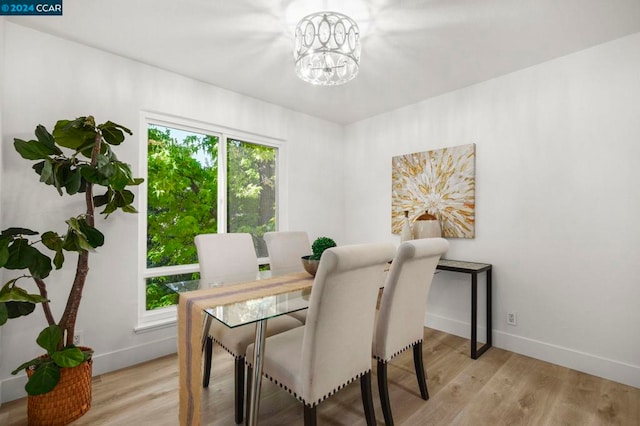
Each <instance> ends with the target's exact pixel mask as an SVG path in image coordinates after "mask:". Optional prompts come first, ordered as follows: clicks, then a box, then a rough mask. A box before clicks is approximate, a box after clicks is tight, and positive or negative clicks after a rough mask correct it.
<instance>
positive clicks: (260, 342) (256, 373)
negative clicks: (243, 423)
mask: <svg viewBox="0 0 640 426" xmlns="http://www.w3.org/2000/svg"><path fill="white" fill-rule="evenodd" d="M266 331H267V320H266V319H265V320H262V321H258V322H257V323H256V339H255V344H254V349H253V377H252V378H251V400H250V406H249V419H248V425H249V426H255V425H257V424H258V410H259V408H260V389H261V385H262V364H263V362H264V358H263V351H264V343H265V340H266V337H267V336H266Z"/></svg>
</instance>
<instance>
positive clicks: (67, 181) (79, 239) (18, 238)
mask: <svg viewBox="0 0 640 426" xmlns="http://www.w3.org/2000/svg"><path fill="white" fill-rule="evenodd" d="M125 133H126V134H129V135H131V134H132V133H131V131H130V130H129V129H127V128H126V127H124V126H121V125H120V124H116V123H114V122H112V121H107V122H105V123H102V124H96V122H95V119H94V118H93V117H92V116H86V117H79V118H76V119H74V120H60V121H58V122H57V123H56V125H55V127H54V129H53V132H51V133H50V132H49V131H48V130H47V129H46V128H45V127H44V126H42V125H38V126H37V127H36V129H35V136H36V139H33V140H29V141H25V140H22V139H17V138H16V139H14V147H15V149H16V151H18V153H19V154H20V156H22V158H24V159H26V160H31V161H36V163H34V164H33V165H32V169H33V170H34V171H35V173H36V174H37V175H38V176H40V182H42V183H44V184H46V185H50V186H52V187H54V188H55V189H56V191H57V192H58V194H59V195H60V196H63V195H64V194H65V193H66V194H67V195H70V196H81V197H83V198H84V207H85V208H84V211H83V212H80V213H79V214H77V215H75V216H72V217H70V218H68V219H66V220H65V221H64V222H65V224H66V229H64V230H63V231H62V232H60V233H58V232H56V231H45V232H43V233H40V232H37V231H34V230H31V229H28V228H22V227H12V228H7V229H5V230H4V231H2V232H1V233H0V267H1V268H4V269H7V270H11V271H18V274H19V275H17V276H15V277H13V278H11V279H9V281H7V282H6V283H5V284H4V285H3V286H2V288H1V289H0V326H1V325H4V324H5V323H6V322H7V321H8V320H10V319H15V318H18V317H21V316H25V315H29V314H30V313H32V312H33V311H34V310H35V307H36V305H38V304H39V305H40V306H41V307H42V309H43V312H44V316H45V319H46V321H47V328H45V329H44V330H43V331H42V332H41V333H40V335H39V336H38V339H37V340H36V342H37V343H38V345H40V346H41V347H42V348H44V349H45V350H46V351H47V354H46V355H45V356H44V357H39V358H36V359H34V360H31V361H28V362H26V363H24V364H22V365H21V366H20V367H18V368H17V369H16V370H15V371H14V372H13V374H17V373H18V372H19V371H21V370H23V369H25V368H31V369H33V370H34V373H33V374H32V375H31V377H30V378H29V381H28V382H27V385H26V386H25V389H26V390H27V393H29V394H30V395H38V394H41V393H46V392H48V391H50V390H51V389H53V388H54V387H55V385H56V384H57V383H58V380H59V377H60V372H59V369H60V368H64V367H73V366H76V365H79V364H80V363H81V362H83V361H84V360H86V359H87V358H88V357H89V356H90V355H91V351H90V350H84V351H83V350H80V349H79V348H76V347H75V345H74V344H73V336H74V333H75V325H76V319H77V315H78V309H79V306H80V300H81V299H82V291H83V289H84V285H85V282H86V279H87V274H88V272H89V253H90V252H94V251H95V249H96V248H98V247H100V246H102V245H103V244H104V242H105V238H104V235H103V234H102V232H100V231H99V230H98V229H97V228H96V227H95V208H96V207H103V210H102V211H101V212H100V213H101V214H104V215H105V217H108V216H109V215H110V214H111V213H114V212H115V211H116V210H118V209H120V210H122V211H124V212H127V213H136V212H137V211H136V209H135V207H134V206H133V200H134V194H133V192H131V191H130V190H128V189H127V187H129V186H134V185H139V184H140V183H142V179H140V178H134V177H133V173H132V171H131V166H130V165H129V164H127V163H124V162H122V161H120V160H119V159H118V157H117V156H116V154H115V153H114V152H113V150H112V148H111V147H112V146H116V145H120V144H121V143H122V142H124V140H125ZM94 187H103V188H104V190H105V192H104V193H103V194H100V195H94ZM73 204H76V202H75V201H74V202H73ZM70 255H72V256H73V257H77V260H76V272H75V276H74V278H73V283H72V285H71V289H70V291H69V294H68V297H67V301H66V306H65V308H64V311H63V312H62V315H61V316H60V318H59V319H57V320H56V319H55V318H54V316H53V312H52V310H51V307H50V305H49V304H50V302H51V301H50V300H49V296H48V288H49V287H48V285H50V284H51V281H53V280H51V279H50V278H49V275H50V273H51V272H52V271H53V269H54V268H55V269H56V270H58V269H60V268H62V266H63V265H64V262H65V260H66V259H67V257H69V256H70ZM29 281H33V283H34V284H35V287H36V288H37V292H36V293H32V292H29V291H28V290H27V286H26V285H25V284H27V283H29Z"/></svg>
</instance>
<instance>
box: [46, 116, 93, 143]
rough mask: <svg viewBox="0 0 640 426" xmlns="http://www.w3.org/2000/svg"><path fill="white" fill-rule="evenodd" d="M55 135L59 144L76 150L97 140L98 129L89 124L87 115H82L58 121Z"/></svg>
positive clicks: (54, 130)
mask: <svg viewBox="0 0 640 426" xmlns="http://www.w3.org/2000/svg"><path fill="white" fill-rule="evenodd" d="M53 137H54V138H55V140H56V142H57V143H58V145H60V146H64V147H65V148H71V149H74V150H75V149H78V148H79V147H80V146H82V145H83V144H87V143H90V142H91V141H93V140H95V137H96V131H95V130H94V129H93V128H92V127H90V126H88V125H87V123H86V120H85V117H80V118H78V119H75V120H73V121H69V120H60V121H58V122H57V123H56V126H55V128H54V129H53Z"/></svg>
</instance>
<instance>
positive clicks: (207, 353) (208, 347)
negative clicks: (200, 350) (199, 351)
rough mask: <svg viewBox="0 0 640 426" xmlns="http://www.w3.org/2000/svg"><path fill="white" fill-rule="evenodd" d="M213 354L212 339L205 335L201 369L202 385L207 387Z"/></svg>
mask: <svg viewBox="0 0 640 426" xmlns="http://www.w3.org/2000/svg"><path fill="white" fill-rule="evenodd" d="M212 355H213V339H212V338H211V336H209V337H207V341H206V342H205V345H204V368H203V371H202V387H203V388H206V387H209V377H210V376H211V356H212Z"/></svg>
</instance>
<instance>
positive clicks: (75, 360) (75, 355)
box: [51, 347, 84, 367]
mask: <svg viewBox="0 0 640 426" xmlns="http://www.w3.org/2000/svg"><path fill="white" fill-rule="evenodd" d="M51 358H52V359H53V361H54V362H55V363H56V364H58V366H60V367H77V366H78V365H80V364H82V362H83V361H84V355H83V353H82V351H81V350H80V349H78V348H76V347H69V348H64V349H63V350H61V351H57V352H54V353H52V354H51Z"/></svg>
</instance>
